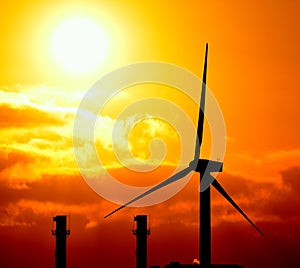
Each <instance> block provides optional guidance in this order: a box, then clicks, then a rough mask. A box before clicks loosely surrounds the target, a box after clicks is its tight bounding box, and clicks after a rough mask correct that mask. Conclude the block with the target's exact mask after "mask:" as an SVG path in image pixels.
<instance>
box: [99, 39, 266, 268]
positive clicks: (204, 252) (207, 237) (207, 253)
mask: <svg viewBox="0 0 300 268" xmlns="http://www.w3.org/2000/svg"><path fill="white" fill-rule="evenodd" d="M207 56H208V44H206V51H205V61H204V70H203V79H202V90H201V99H200V108H199V115H198V126H197V136H198V139H196V146H195V155H194V159H193V160H192V161H191V162H190V164H189V166H188V167H187V168H185V169H183V170H181V171H179V172H178V173H176V174H174V175H172V176H171V177H169V178H168V179H166V180H164V181H163V182H161V183H159V184H157V185H155V186H153V187H152V188H150V189H149V190H148V191H146V192H144V193H142V194H141V195H139V196H137V197H135V198H133V199H132V200H130V201H129V202H127V203H126V204H124V205H122V206H120V207H119V208H117V209H116V210H114V211H112V212H111V213H109V214H107V215H106V216H105V217H104V218H107V217H109V216H110V215H112V214H114V213H115V212H117V211H119V210H120V209H122V208H125V207H126V206H128V205H130V204H132V203H134V202H136V201H138V200H140V199H141V198H143V197H145V196H147V195H149V194H151V193H153V192H155V191H156V190H158V189H160V188H163V187H165V186H167V185H169V184H170V183H173V182H175V181H177V180H179V179H182V178H183V177H185V176H186V175H187V174H189V173H190V172H192V171H196V172H199V173H200V190H201V187H202V186H203V184H202V179H203V178H204V174H205V176H209V177H211V181H212V182H211V185H212V186H213V187H214V188H215V189H216V190H217V191H218V192H219V193H220V194H221V195H222V196H223V197H224V198H225V199H226V200H227V201H228V202H229V203H230V204H231V205H232V206H233V207H234V208H235V209H236V210H237V211H238V212H239V213H240V214H241V215H242V216H243V217H244V218H245V219H246V220H247V221H248V222H249V223H250V224H251V225H252V226H253V227H254V228H255V229H256V230H257V231H258V232H259V233H260V234H261V235H262V236H263V235H264V234H263V233H262V231H261V230H260V229H259V228H258V227H257V226H256V225H255V224H254V223H253V222H252V221H251V220H250V218H249V217H248V216H247V215H246V214H245V213H244V211H243V210H242V209H241V208H240V207H239V206H238V205H237V204H236V203H235V201H234V200H233V199H232V198H231V197H230V196H229V194H228V193H227V192H226V191H225V190H224V188H223V187H222V186H221V184H220V183H219V182H218V181H217V180H216V179H215V178H214V177H212V176H211V175H210V173H211V172H221V171H222V168H223V163H222V162H217V161H213V160H208V159H199V156H200V147H201V144H202V139H203V125H204V110H205V96H206V73H207ZM195 164H196V165H195ZM207 174H209V175H207ZM205 179H207V177H206V178H205ZM210 207H211V205H210V185H209V186H208V187H207V188H206V189H203V191H200V213H199V221H200V232H199V235H200V238H199V246H200V247H199V250H200V262H201V265H200V266H201V267H202V268H208V267H211V217H210Z"/></svg>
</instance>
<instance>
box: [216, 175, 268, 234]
mask: <svg viewBox="0 0 300 268" xmlns="http://www.w3.org/2000/svg"><path fill="white" fill-rule="evenodd" d="M212 186H213V187H214V188H215V189H216V190H217V191H218V192H219V193H220V194H221V195H223V196H224V197H225V199H227V201H228V202H229V203H230V204H231V205H232V206H233V207H234V208H235V209H236V210H237V211H238V212H239V213H241V214H242V215H243V216H244V218H245V219H246V220H247V221H248V222H249V223H250V224H251V225H252V226H253V227H254V228H255V229H256V231H258V232H259V233H260V234H261V235H262V236H264V234H263V232H262V231H261V230H260V229H259V228H258V227H257V226H256V225H255V224H254V223H253V222H252V221H251V220H250V218H249V217H248V216H247V215H246V214H245V212H244V211H243V210H242V209H241V208H240V207H239V206H238V205H237V204H236V203H235V202H234V201H233V199H232V198H231V197H230V196H229V194H228V193H227V192H226V191H225V190H224V188H223V187H222V186H221V184H220V183H218V181H217V180H216V179H215V180H214V181H213V182H212Z"/></svg>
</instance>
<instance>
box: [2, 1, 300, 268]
mask: <svg viewBox="0 0 300 268" xmlns="http://www.w3.org/2000/svg"><path fill="white" fill-rule="evenodd" d="M299 14H300V4H299V3H298V1H296V0H291V1H285V2H284V1H265V0H264V1H251V2H250V1H249V3H244V2H241V1H229V2H228V1H227V2H226V4H225V2H224V3H223V2H221V1H206V2H204V1H189V2H184V3H180V2H179V1H177V2H176V1H151V2H147V1H140V2H139V3H137V2H136V1H17V0H16V1H2V2H1V9H0V25H1V27H0V36H1V40H2V41H1V43H0V59H1V60H0V96H1V97H0V100H1V103H0V139H1V144H0V150H1V154H0V160H1V161H0V200H1V203H0V204H1V205H0V240H1V241H2V243H1V244H2V246H1V250H0V252H1V253H0V266H1V267H46V268H47V267H53V266H54V238H53V237H52V236H51V232H50V230H51V228H52V217H53V216H54V215H56V214H57V213H66V214H69V215H70V219H71V220H70V226H71V236H70V237H69V239H68V267H70V268H77V267H91V268H92V267H99V265H100V264H101V265H103V267H108V268H110V267H111V268H115V267H119V265H120V264H122V265H123V266H124V267H126V268H131V267H134V265H135V255H134V250H135V238H134V236H133V235H132V234H131V229H132V228H133V227H134V225H133V217H134V215H136V214H142V213H146V214H149V215H150V227H151V235H150V237H149V240H148V241H149V264H160V265H164V264H166V263H168V262H169V261H171V260H172V259H173V260H174V259H176V260H178V261H181V262H185V263H189V262H191V261H192V260H193V259H194V258H197V257H198V206H199V205H198V175H194V176H193V178H192V179H191V180H190V182H189V183H188V184H187V186H186V187H185V188H184V189H183V190H182V191H181V192H179V193H178V194H177V195H176V196H174V197H172V198H171V199H169V200H168V201H166V202H164V203H161V204H158V205H155V206H151V207H147V208H127V209H125V210H123V211H121V212H120V213H119V214H116V215H114V216H113V217H111V218H108V219H106V220H104V219H103V216H104V215H105V214H107V213H108V212H110V211H111V210H113V209H115V208H116V205H115V204H112V203H111V202H108V201H106V200H105V199H103V198H102V197H100V196H98V195H97V194H96V193H94V192H93V190H92V189H90V188H89V186H88V185H87V184H86V182H85V181H84V179H83V178H82V177H81V176H80V174H79V171H78V167H77V165H76V162H75V158H74V151H73V143H72V135H73V133H72V130H73V123H74V115H75V112H76V108H77V107H78V105H79V103H80V100H81V98H82V97H83V95H84V93H85V92H86V91H87V90H88V89H89V88H90V87H91V86H92V85H93V84H94V83H95V82H96V81H97V80H98V79H100V78H101V77H102V76H103V75H104V74H106V73H108V72H110V71H113V70H114V69H116V68H118V67H121V66H123V65H126V64H132V63H136V62H141V61H142V62H143V61H162V62H169V63H172V64H176V65H179V66H181V67H183V68H186V69H188V70H190V71H191V72H193V73H195V74H196V75H198V76H199V77H201V75H202V68H203V60H204V48H205V43H209V58H208V80H207V84H208V87H209V88H210V89H211V90H212V92H213V93H214V95H215V97H216V98H217V100H218V102H219V104H220V107H221V109H222V112H223V116H224V119H225V124H226V130H227V149H226V154H225V159H224V172H223V173H222V174H220V175H219V182H220V183H222V185H224V188H226V190H227V191H228V192H229V194H231V196H232V197H233V198H234V199H235V201H237V203H238V204H239V205H240V206H241V207H242V208H243V209H244V210H245V211H246V212H247V214H248V215H249V216H250V218H251V219H253V221H255V222H256V223H257V224H258V225H259V227H260V228H261V229H262V230H263V232H264V233H265V237H264V238H261V237H259V236H258V235H257V233H255V231H254V230H253V228H252V227H251V226H250V225H248V224H247V223H246V222H245V221H244V219H243V218H242V217H241V216H240V215H239V214H238V213H237V212H236V211H234V209H232V207H231V206H230V205H229V204H228V203H226V202H225V201H224V200H223V199H222V198H221V196H220V195H219V194H218V193H216V192H215V191H214V190H213V191H212V192H213V194H212V200H213V201H212V214H213V215H212V224H213V229H212V245H213V246H212V247H213V250H212V260H213V262H215V263H239V264H243V265H245V267H246V268H262V267H275V268H277V267H278V268H279V267H298V266H299V260H298V255H297V254H298V251H299V245H298V241H299V239H300V232H299V228H298V226H299V224H300V217H299V215H300V211H299V207H300V198H299V194H298V193H299V191H300V183H299V175H300V166H299V160H300V144H299V132H300V131H299V126H298V121H299V112H298V108H297V105H298V102H299V97H300V95H299V94H300V93H299V85H300V81H299V69H300V66H299V63H300V52H299V47H300V37H299V36H300V21H299ZM78 17H84V18H87V19H89V20H91V21H93V22H94V23H95V24H96V25H98V26H99V27H100V28H101V30H102V31H103V33H104V35H105V36H106V38H107V39H106V42H107V44H108V47H107V51H106V52H105V57H104V59H103V61H102V62H101V63H99V66H97V68H95V69H94V70H92V71H90V72H86V73H85V72H84V70H82V72H81V73H80V72H79V73H77V74H74V73H71V72H69V71H68V70H67V69H66V68H65V67H64V66H63V64H61V63H59V62H58V61H57V60H56V59H55V57H54V56H53V51H52V50H53V45H51V44H52V43H51V42H53V34H54V32H55V30H56V29H58V27H59V26H60V25H62V24H63V23H64V22H65V21H67V20H68V19H70V18H78ZM79 34H80V33H79ZM85 52H86V51H83V53H85ZM145 91H147V93H143V92H145ZM149 97H158V98H164V99H166V100H168V101H173V102H176V103H177V104H178V105H179V106H180V107H181V108H182V109H183V110H185V111H186V112H187V114H188V115H189V116H190V117H191V120H192V122H196V120H197V116H196V113H195V111H196V108H197V107H196V106H195V105H194V104H193V103H191V102H190V101H189V100H188V99H186V98H184V96H182V94H181V93H180V92H178V91H174V89H172V88H168V87H165V88H164V89H163V90H162V86H153V85H152V86H151V85H147V86H136V87H131V88H128V89H126V90H124V91H123V92H122V94H120V95H118V96H116V97H115V99H113V100H111V102H110V103H108V104H107V106H106V109H104V110H103V113H102V114H101V115H100V116H99V121H98V126H97V127H99V129H98V128H97V131H98V130H99V132H97V133H100V134H99V136H97V138H96V144H97V149H98V152H100V153H99V154H100V157H101V158H102V159H103V160H104V162H105V164H106V165H107V167H108V169H109V171H110V173H111V174H112V175H114V176H115V177H117V178H118V179H119V180H120V181H122V182H126V183H128V184H131V185H135V186H145V185H153V184H154V183H156V182H158V181H160V180H162V179H163V178H166V177H167V176H168V175H170V174H171V173H172V172H173V171H174V166H176V164H177V163H178V153H179V151H180V147H179V145H178V139H179V138H178V137H179V136H178V134H176V133H175V132H174V128H172V126H170V125H169V124H167V123H165V122H158V121H155V120H151V119H149V120H148V121H147V120H146V121H143V122H142V127H143V128H141V126H140V128H139V127H138V126H137V127H136V128H135V129H133V131H132V133H131V136H130V139H129V142H130V146H131V149H132V153H133V155H134V156H136V157H140V159H145V158H147V157H149V150H148V141H149V140H150V139H152V138H160V139H162V140H164V141H165V143H166V148H167V154H166V159H165V162H164V165H163V166H162V167H161V168H159V169H157V170H155V171H153V172H152V173H146V174H143V178H142V180H141V176H138V175H137V173H134V172H130V171H128V170H127V169H122V168H121V167H120V165H117V164H116V161H115V160H116V159H115V157H114V155H113V152H112V147H111V131H112V127H113V124H114V123H115V120H116V119H117V116H118V112H119V110H120V109H121V108H122V107H126V105H128V104H130V103H131V102H133V101H136V100H139V99H141V98H149ZM130 122H131V121H130V120H128V121H124V122H123V124H124V126H125V127H128V124H130ZM145 127H148V128H147V129H146V130H144V129H145ZM209 135H210V134H209V131H208V128H207V126H206V132H205V136H204V152H206V151H208V150H209V145H208V143H209V141H210V136H209ZM123 143H124V140H122V139H120V140H118V145H119V146H120V147H121V146H122V145H123ZM205 143H206V144H205ZM86 157H88V156H86ZM139 175H140V174H139ZM152 176H153V177H154V178H153V177H152ZM128 177H130V180H129V179H128Z"/></svg>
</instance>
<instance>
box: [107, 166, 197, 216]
mask: <svg viewBox="0 0 300 268" xmlns="http://www.w3.org/2000/svg"><path fill="white" fill-rule="evenodd" d="M193 170H194V169H192V168H191V167H187V168H185V169H183V170H181V171H179V172H178V173H176V174H174V175H173V176H171V177H169V178H168V179H166V180H164V181H162V182H161V183H159V184H157V185H155V186H153V187H152V188H151V189H149V190H148V191H146V192H144V193H142V194H141V195H139V196H137V197H135V198H133V199H132V200H130V201H128V202H127V203H126V204H124V205H122V206H120V207H119V208H117V209H116V210H114V211H112V212H110V213H109V214H107V215H106V216H105V217H104V218H107V217H109V216H110V215H112V214H114V213H115V212H117V211H119V210H121V209H122V208H125V207H127V206H128V205H130V204H132V203H134V202H136V201H138V200H140V199H141V198H143V197H145V196H147V195H149V194H151V193H153V192H155V191H156V190H159V189H161V188H163V187H165V186H167V185H169V184H170V183H173V182H175V181H178V180H180V179H182V178H183V177H185V176H186V175H188V174H189V173H190V172H191V171H193Z"/></svg>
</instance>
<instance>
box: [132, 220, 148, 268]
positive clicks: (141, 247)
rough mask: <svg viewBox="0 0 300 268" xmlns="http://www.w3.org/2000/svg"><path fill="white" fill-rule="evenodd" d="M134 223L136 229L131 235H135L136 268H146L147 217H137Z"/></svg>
mask: <svg viewBox="0 0 300 268" xmlns="http://www.w3.org/2000/svg"><path fill="white" fill-rule="evenodd" d="M134 221H136V229H135V230H132V233H133V234H134V235H136V268H147V236H148V235H149V234H150V230H149V229H148V228H147V215H137V216H135V217H134Z"/></svg>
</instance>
